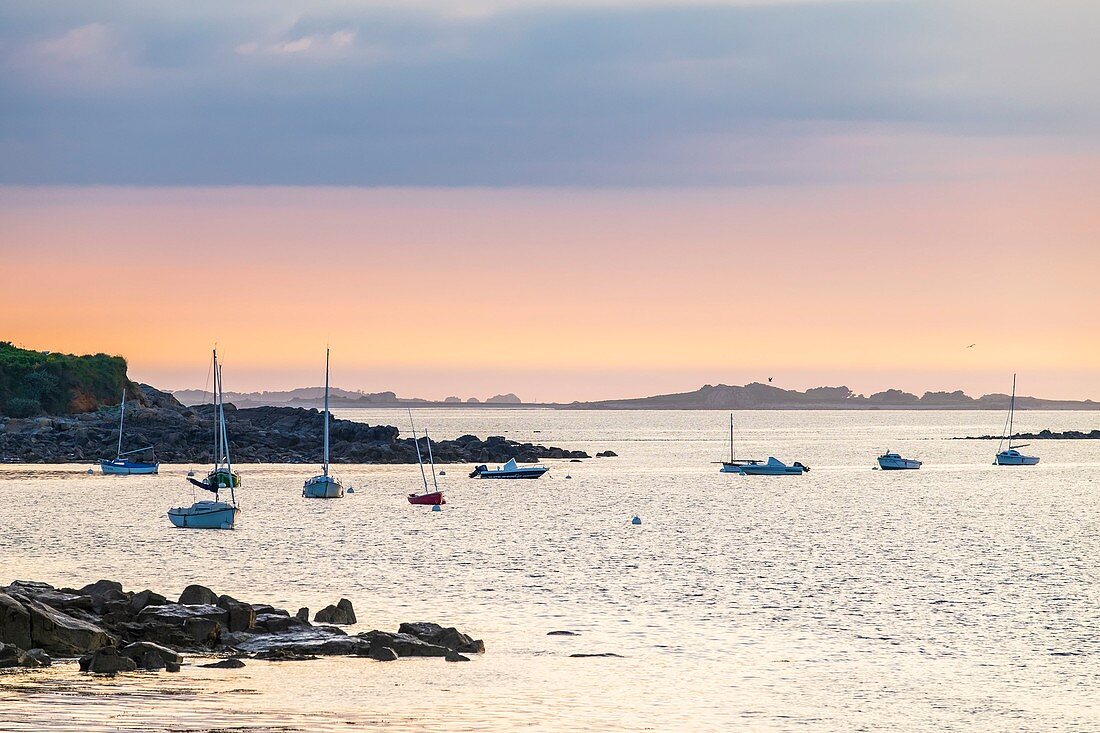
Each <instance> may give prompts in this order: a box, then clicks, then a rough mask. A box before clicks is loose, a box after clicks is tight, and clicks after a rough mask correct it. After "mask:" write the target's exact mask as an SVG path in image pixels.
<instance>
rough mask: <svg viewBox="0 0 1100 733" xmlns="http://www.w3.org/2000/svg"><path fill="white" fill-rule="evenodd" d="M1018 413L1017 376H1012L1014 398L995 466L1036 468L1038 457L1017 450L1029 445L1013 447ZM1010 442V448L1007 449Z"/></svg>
mask: <svg viewBox="0 0 1100 733" xmlns="http://www.w3.org/2000/svg"><path fill="white" fill-rule="evenodd" d="M1015 412H1016V375H1015V374H1013V375H1012V398H1011V400H1010V401H1009V403H1008V420H1007V421H1006V422H1005V427H1004V430H1002V431H1001V442H1000V444H999V445H998V446H997V456H996V458H994V459H993V465H994V466H1034V465H1035V464H1036V463H1038V462H1039V457H1038V456H1025V455H1024V454H1023V453H1021V452H1020V451H1018V450H1016V449H1017V448H1026V447H1027V445H1028V444H1027V443H1021V444H1020V445H1012V436H1013V432H1012V418H1013V416H1014V414H1015ZM1005 441H1008V448H1005V447H1004V445H1005Z"/></svg>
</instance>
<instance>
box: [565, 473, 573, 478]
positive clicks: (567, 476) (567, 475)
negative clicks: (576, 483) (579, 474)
mask: <svg viewBox="0 0 1100 733" xmlns="http://www.w3.org/2000/svg"><path fill="white" fill-rule="evenodd" d="M565 477H566V478H573V477H572V476H570V475H569V474H566V476H565Z"/></svg>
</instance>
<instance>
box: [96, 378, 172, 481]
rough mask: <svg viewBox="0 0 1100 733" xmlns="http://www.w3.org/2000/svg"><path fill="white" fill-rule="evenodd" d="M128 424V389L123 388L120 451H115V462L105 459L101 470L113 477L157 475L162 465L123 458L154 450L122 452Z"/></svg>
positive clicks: (146, 448) (120, 406) (119, 419)
mask: <svg viewBox="0 0 1100 733" xmlns="http://www.w3.org/2000/svg"><path fill="white" fill-rule="evenodd" d="M125 423H126V388H125V387H123V388H122V402H121V403H120V404H119V411H118V450H117V451H115V457H114V459H113V460H107V459H104V460H102V461H100V462H99V470H100V471H102V472H103V473H105V474H108V475H113V476H134V475H141V474H151V473H156V472H157V471H158V470H159V469H160V464H159V463H156V462H155V461H153V462H149V461H130V460H126V459H124V458H123V456H130V455H133V454H134V453H144V452H145V451H151V450H153V447H152V446H148V447H145V448H135V449H134V450H128V451H126V452H125V453H123V452H122V431H123V426H124V425H125Z"/></svg>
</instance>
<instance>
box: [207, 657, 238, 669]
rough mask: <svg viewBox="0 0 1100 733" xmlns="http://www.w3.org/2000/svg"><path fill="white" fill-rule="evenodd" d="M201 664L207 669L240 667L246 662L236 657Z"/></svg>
mask: <svg viewBox="0 0 1100 733" xmlns="http://www.w3.org/2000/svg"><path fill="white" fill-rule="evenodd" d="M199 666H200V667H203V668H205V669H240V668H241V667H243V666H244V662H242V661H241V660H239V659H236V658H230V659H222V660H221V661H218V662H211V663H210V664H200V665H199Z"/></svg>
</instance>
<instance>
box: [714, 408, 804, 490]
mask: <svg viewBox="0 0 1100 733" xmlns="http://www.w3.org/2000/svg"><path fill="white" fill-rule="evenodd" d="M718 470H719V472H721V473H736V474H740V475H742V476H801V475H802V474H803V472H805V471H809V470H810V469H809V468H808V467H807V466H803V465H802V464H801V463H799V462H798V461H795V462H794V464H793V465H790V466H788V465H787V464H785V463H783V462H782V461H780V460H778V459H777V458H775V457H774V456H769V457H768V460H766V461H760V460H756V459H744V458H743V459H741V460H736V459H735V458H734V455H733V413H732V412H731V413H730V459H729V460H728V461H722V468H720V469H718Z"/></svg>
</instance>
